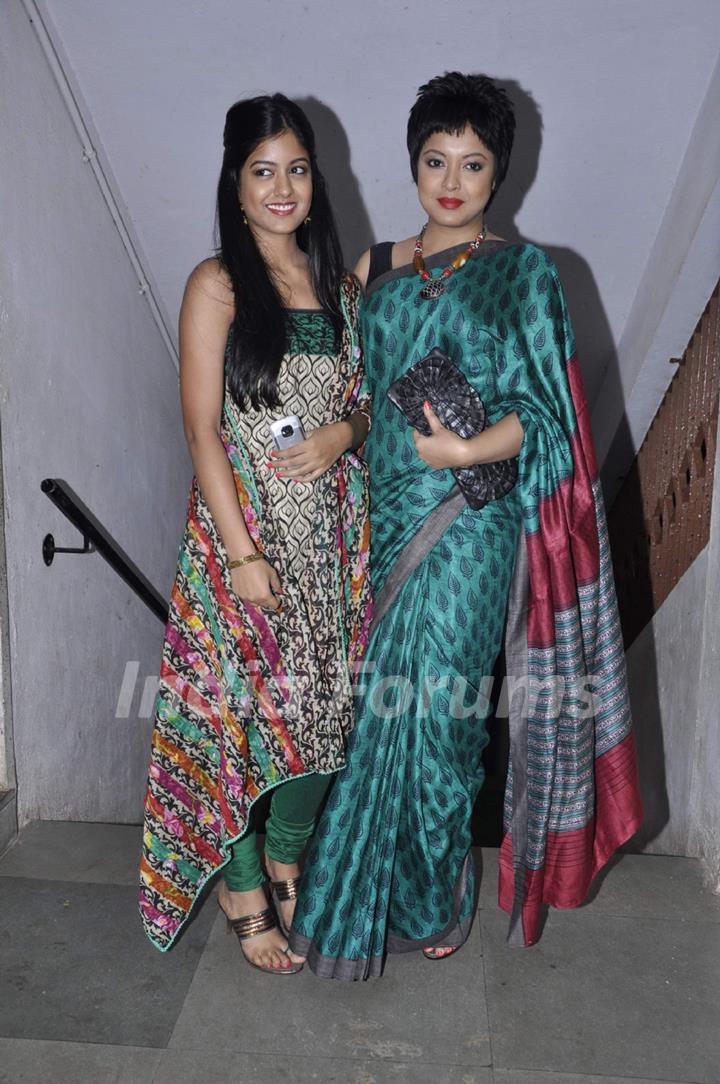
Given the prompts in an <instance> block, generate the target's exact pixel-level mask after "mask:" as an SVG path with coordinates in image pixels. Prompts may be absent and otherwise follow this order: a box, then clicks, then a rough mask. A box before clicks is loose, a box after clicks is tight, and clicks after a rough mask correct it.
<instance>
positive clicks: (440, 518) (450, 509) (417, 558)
mask: <svg viewBox="0 0 720 1084" xmlns="http://www.w3.org/2000/svg"><path fill="white" fill-rule="evenodd" d="M465 507H466V501H465V498H464V497H463V495H462V493H461V491H460V489H459V488H458V486H453V488H452V489H451V490H450V492H449V493H448V495H447V496H446V497H445V498H444V499H443V500H442V501H441V502H440V504H438V505H437V507H435V508H433V510H432V512H431V513H430V515H429V516H428V517H427V519H426V520H425V522H424V523H423V525H422V527H421V528H420V530H419V531H418V532H417V533H416V534H414V535H413V537H412V538H411V539H410V541H409V542H408V543H407V545H406V546H404V548H403V549H402V550H401V551H400V555H399V556H398V558H397V560H396V561H395V564H394V565H393V566H392V568H391V569H390V572H389V574H388V576H387V578H386V580H385V583H384V584H383V585H382V588H381V590H380V591H379V593H378V595H377V598H376V599H375V605H374V607H373V621H372V629H375V628H376V627H377V625H378V624H379V623H380V621H382V619H383V617H384V616H385V614H386V613H387V612H388V610H389V609H390V607H391V606H392V604H393V602H394V601H395V599H396V598H397V596H398V593H399V591H400V590H401V588H402V587H403V584H404V583H405V582H406V581H407V580H408V579H409V578H410V576H411V575H412V574H413V572H414V571H415V569H416V568H417V567H418V566H419V565H420V564H421V563H422V561H424V559H425V558H426V557H427V555H428V553H429V552H430V550H431V549H432V548H433V546H435V545H436V544H437V543H438V542H439V541H440V539H441V538H442V536H443V535H444V534H445V532H446V531H447V529H448V527H449V526H450V524H451V523H453V521H454V520H455V519H457V517H458V515H459V513H460V512H461V511H462V510H463V508H465Z"/></svg>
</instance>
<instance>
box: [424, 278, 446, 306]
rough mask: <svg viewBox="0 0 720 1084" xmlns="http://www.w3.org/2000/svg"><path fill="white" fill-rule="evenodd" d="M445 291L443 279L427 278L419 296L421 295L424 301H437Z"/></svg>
mask: <svg viewBox="0 0 720 1084" xmlns="http://www.w3.org/2000/svg"><path fill="white" fill-rule="evenodd" d="M444 293H445V283H444V282H443V280H442V279H427V281H426V282H425V285H424V286H423V288H422V290H421V291H420V293H419V294H418V297H421V298H422V299H423V301H435V299H436V298H438V297H440V296H441V295H442V294H444Z"/></svg>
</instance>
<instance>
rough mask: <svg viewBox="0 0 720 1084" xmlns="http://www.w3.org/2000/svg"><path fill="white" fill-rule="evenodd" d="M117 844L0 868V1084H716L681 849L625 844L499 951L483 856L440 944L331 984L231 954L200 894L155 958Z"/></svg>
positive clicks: (55, 834)
mask: <svg viewBox="0 0 720 1084" xmlns="http://www.w3.org/2000/svg"><path fill="white" fill-rule="evenodd" d="M138 847H139V829H137V828H130V827H122V826H117V825H90V824H49V823H39V824H33V825H30V826H29V827H28V828H26V829H25V831H24V832H23V833H22V834H21V836H20V838H19V840H18V841H17V842H16V844H15V845H14V846H13V847H12V848H11V850H10V851H8V852H7V854H6V855H5V856H4V857H3V858H2V859H0V953H1V955H0V968H1V974H2V977H1V979H0V981H1V982H2V998H0V1084H21V1082H22V1084H35V1082H37V1084H39V1082H41V1081H42V1082H43V1084H65V1082H68V1084H85V1082H87V1084H105V1082H110V1081H112V1082H113V1084H151V1082H153V1084H214V1082H216V1081H217V1082H218V1084H220V1082H222V1084H234V1082H238V1084H276V1082H277V1081H282V1082H284V1084H305V1082H308V1084H311V1082H317V1084H330V1082H338V1084H386V1082H391V1081H392V1082H403V1084H630V1082H632V1084H658V1082H660V1081H665V1082H668V1084H720V899H718V898H716V897H715V896H713V895H712V894H711V893H710V892H708V891H707V889H705V888H704V887H703V884H702V880H701V876H700V870H699V867H698V865H697V863H695V862H693V861H692V860H689V859H680V858H658V857H652V856H635V855H625V856H624V857H622V858H621V859H620V860H619V861H618V862H617V863H616V864H615V865H614V867H613V868H612V869H611V870H610V871H609V873H608V874H607V876H606V877H605V878H604V879H603V881H602V883H601V884H600V886H599V889H598V890H597V891H596V893H595V896H594V898H593V900H592V902H591V903H589V904H587V905H586V906H585V907H584V908H582V909H581V910H579V911H573V912H552V913H551V914H550V917H549V920H548V923H547V925H546V928H545V932H544V934H543V937H542V940H541V941H540V943H539V944H538V945H536V946H535V947H534V948H532V949H528V950H517V949H515V950H511V949H508V948H507V946H506V944H505V940H504V936H505V925H506V919H505V916H504V915H503V914H502V913H501V912H500V911H498V909H497V906H496V903H495V883H496V854H495V852H493V851H488V850H486V851H484V852H483V864H484V872H483V880H482V889H481V893H480V914H479V916H478V917H479V920H478V921H477V922H476V924H475V927H474V929H473V932H472V935H471V937H470V941H469V943H468V944H467V946H466V947H465V948H464V949H463V951H462V952H460V953H458V954H457V956H455V957H453V958H452V959H451V960H447V961H444V962H442V963H437V964H431V963H428V962H427V961H425V960H424V959H423V958H422V957H421V956H419V955H415V954H412V955H407V956H400V957H391V958H390V960H389V962H388V965H387V968H386V971H385V975H384V977H383V978H382V979H379V980H374V981H371V982H367V983H354V984H344V983H335V982H332V983H331V982H321V981H319V980H317V979H315V978H314V977H313V976H312V975H311V974H310V973H309V972H307V971H305V972H303V973H302V974H300V975H297V976H294V977H292V978H287V979H273V978H271V977H267V976H264V975H261V974H259V973H258V972H256V971H253V970H251V969H250V968H249V967H246V966H244V965H243V962H242V960H241V957H240V952H239V949H238V946H237V944H236V942H235V940H234V938H233V939H231V938H228V937H226V936H225V933H224V926H223V924H222V923H221V922H220V920H219V916H218V913H217V908H216V906H215V904H214V901H213V899H212V898H208V899H207V900H206V902H205V904H204V906H203V907H202V908H201V909H200V911H199V913H198V915H197V917H196V919H195V921H194V922H193V923H192V924H191V926H190V927H189V929H188V931H187V933H186V934H185V935H184V936H183V937H182V938H181V939H180V941H179V942H178V944H177V946H176V947H175V948H174V949H173V950H172V951H171V952H169V953H167V954H161V953H159V952H157V951H156V950H155V949H153V948H152V947H151V946H150V944H149V943H148V942H147V941H146V940H145V937H144V935H143V933H142V930H141V928H140V924H139V921H138V919H137V915H136V910H135V895H136V890H135V884H136V867H137V857H138ZM478 860H480V856H479V855H478Z"/></svg>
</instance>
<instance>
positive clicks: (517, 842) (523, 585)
mask: <svg viewBox="0 0 720 1084" xmlns="http://www.w3.org/2000/svg"><path fill="white" fill-rule="evenodd" d="M527 616H528V557H527V543H526V541H525V532H524V531H523V530H522V529H521V531H520V538H519V540H518V546H517V552H516V556H515V571H514V573H513V579H512V584H511V585H510V596H509V598H508V611H507V621H506V625H505V664H506V666H505V668H506V672H507V673H508V674H515V675H518V676H519V675H523V674H527V672H528V648H527ZM508 714H509V729H510V762H511V764H512V821H511V825H510V831H511V840H512V862H513V906H512V912H511V915H510V925H509V928H508V933H507V943H508V944H509V945H511V946H512V947H513V948H521V947H523V946H524V945H525V937H524V934H523V925H522V908H523V904H524V902H525V883H526V877H527V866H526V864H525V856H526V853H527V843H528V793H527V731H528V719H527V696H526V692H525V688H524V683H522V682H520V683H519V684H518V685H516V687H515V689H514V690H513V695H512V697H511V700H510V705H509V709H508Z"/></svg>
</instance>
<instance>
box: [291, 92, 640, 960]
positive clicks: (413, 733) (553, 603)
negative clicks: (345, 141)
mask: <svg viewBox="0 0 720 1084" xmlns="http://www.w3.org/2000/svg"><path fill="white" fill-rule="evenodd" d="M513 133H514V119H513V114H512V107H511V106H510V103H509V101H508V99H507V98H506V96H505V94H504V93H503V92H502V91H501V90H500V89H499V88H497V87H495V85H494V84H493V83H492V82H491V81H490V80H488V79H486V78H484V77H482V76H463V75H460V74H458V73H449V74H448V75H446V76H443V77H439V78H437V79H434V80H432V81H431V82H430V83H429V84H427V85H426V86H425V87H422V88H421V90H420V93H419V97H418V101H417V103H416V105H415V106H414V108H413V110H412V112H411V115H410V122H409V127H408V146H409V150H410V156H411V166H412V169H413V176H414V179H415V180H416V182H417V184H418V195H419V199H420V202H421V204H422V206H423V208H424V210H425V211H426V213H427V215H428V223H427V226H426V227H425V228H424V230H423V231H422V232H421V234H420V236H419V237H418V238H417V239H415V238H410V239H408V240H407V241H404V242H400V243H399V244H395V245H392V244H389V243H387V244H384V245H378V246H375V247H374V248H373V249H372V250H370V252H369V253H367V254H366V255H365V257H363V259H362V260H361V261H360V264H359V265H358V276H359V277H360V278H361V279H362V280H363V281H364V284H365V287H366V296H365V304H364V312H363V334H364V343H365V363H366V371H367V376H368V381H369V385H370V391H371V396H372V427H371V431H370V434H369V437H368V440H367V443H366V445H365V452H364V454H365V458H366V461H367V464H368V467H369V472H370V492H371V556H372V574H373V590H374V594H375V599H376V604H375V617H374V622H373V627H372V630H371V638H370V642H369V646H368V650H367V653H366V656H365V661H364V663H363V665H362V667H361V668H359V669H358V671H357V673H356V688H355V691H356V699H355V704H356V725H355V729H354V732H353V734H352V737H351V739H350V744H349V747H348V752H347V766H346V768H345V770H344V772H343V773H342V774H341V776H340V777H339V778H338V779H337V781H336V783H335V785H334V788H333V790H332V792H331V795H330V798H329V800H328V803H327V807H326V809H325V812H324V814H323V817H322V819H321V821H320V823H319V826H318V830H317V833H316V836H315V838H314V840H313V844H312V846H311V851H310V855H309V860H308V863H307V866H306V869H305V872H304V876H303V882H302V887H301V892H300V898H299V901H298V905H297V908H296V911H295V917H294V920H293V927H292V930H291V932H290V938H289V943H290V947H291V949H292V951H293V953H295V954H296V955H298V956H300V957H302V958H307V960H308V963H309V966H310V967H311V968H312V970H313V971H315V973H316V974H318V975H319V976H322V977H335V978H343V979H363V978H368V977H371V976H375V975H379V974H380V973H381V972H382V969H383V966H384V961H385V957H386V955H387V953H389V952H404V951H409V950H414V949H422V950H424V952H425V955H426V956H428V957H429V958H434V959H437V958H441V957H442V956H444V955H448V954H450V953H451V952H452V951H454V950H455V949H456V948H458V947H459V946H460V945H462V943H463V942H464V941H465V939H466V938H467V936H468V933H469V931H470V927H471V924H472V920H473V916H474V911H475V881H474V868H473V862H472V858H471V851H470V847H471V829H470V821H471V813H472V808H473V804H474V802H475V799H476V797H477V795H478V792H479V790H480V787H481V786H482V782H483V765H482V752H483V749H484V747H485V745H486V743H487V740H488V737H487V732H486V727H485V720H486V717H487V714H488V711H489V703H488V701H487V698H486V693H487V692H488V687H489V682H490V680H491V679H490V675H492V673H493V667H494V664H495V661H496V658H497V655H498V653H499V651H500V648H501V646H502V641H503V634H504V635H505V651H506V659H507V668H508V678H509V681H510V689H511V697H510V732H511V757H510V765H509V773H508V788H507V795H506V815H505V829H506V832H505V838H504V842H503V846H502V848H501V853H500V872H501V877H500V904H501V906H502V907H503V908H505V909H506V910H508V911H509V912H511V928H510V934H509V940H510V941H511V943H518V944H532V943H533V942H534V941H535V940H536V939H537V937H538V935H539V926H540V913H541V908H542V905H543V904H544V903H551V904H554V905H555V906H560V907H570V906H577V905H578V904H580V903H581V902H582V901H583V899H584V898H585V896H586V893H587V890H588V888H589V885H590V881H591V879H592V877H593V876H594V874H595V873H596V872H597V870H598V869H599V868H600V867H601V866H602V865H603V864H604V862H605V861H606V860H607V858H608V857H609V855H610V854H611V853H612V852H613V851H614V850H615V849H616V848H617V847H618V846H619V845H620V844H621V843H622V842H624V841H625V840H626V839H627V838H629V837H630V836H631V835H632V834H633V833H634V832H635V831H636V829H637V827H638V825H639V823H640V805H639V799H638V792H637V782H636V770H635V758H634V748H633V743H632V734H631V723H630V714H629V708H628V699H627V690H626V685H625V670H624V654H623V647H622V640H621V637H620V630H619V624H618V616H617V607H616V602H615V593H614V585H613V582H612V572H611V566H610V558H609V553H608V546H607V537H606V533H605V522H604V513H603V509H602V499H601V495H600V489H599V483H598V478H597V468H596V464H595V460H594V455H593V450H592V438H591V434H590V429H589V423H588V418H587V406H586V403H585V399H584V395H583V391H582V385H581V379H580V373H579V367H578V362H577V358H576V356H575V352H574V340H573V333H572V329H571V326H570V322H569V319H568V315H567V310H566V307H565V302H564V299H563V294H562V289H561V286H560V283H559V280H558V276H557V272H556V269H555V267H554V265H553V263H552V261H551V260H550V258H549V257H548V256H547V255H546V254H545V253H544V252H543V251H542V250H541V249H539V248H537V247H536V246H534V245H530V244H508V243H506V242H504V241H502V240H501V239H500V238H497V237H494V236H493V235H491V234H488V233H487V231H486V227H485V223H484V213H485V209H486V207H487V204H488V203H489V201H490V200H491V198H492V195H493V193H494V191H495V190H496V188H497V186H498V185H499V184H500V183H501V182H502V180H503V177H504V175H505V172H506V170H507V164H508V159H509V155H510V149H511V146H512V138H513ZM434 347H438V348H439V349H440V350H442V351H443V353H444V354H445V355H447V356H448V357H449V358H450V359H451V361H452V362H453V363H454V364H455V366H456V367H457V368H458V369H459V370H460V371H461V373H462V374H463V375H464V377H465V378H466V379H467V380H468V381H469V383H470V384H471V385H472V387H474V388H475V389H476V390H477V392H478V393H479V395H480V397H481V399H482V400H483V403H484V405H485V408H486V412H487V418H488V426H487V428H486V429H485V430H484V431H483V432H482V433H481V434H479V435H478V436H475V437H471V438H468V439H463V438H462V437H459V436H457V435H456V434H455V433H452V432H450V431H449V430H448V429H445V428H443V427H442V426H441V425H440V423H439V422H438V420H437V418H436V417H435V415H434V413H433V411H432V409H431V408H430V407H431V404H430V405H429V407H428V408H427V409H426V416H427V418H428V421H429V423H430V426H431V435H430V436H421V435H420V434H419V433H418V432H417V431H415V430H413V429H411V427H410V426H409V425H408V423H407V421H406V420H405V418H404V416H403V414H402V413H401V412H400V411H399V410H398V409H397V407H396V406H395V405H394V404H393V403H392V402H391V401H390V400H389V399H388V397H387V392H388V388H389V387H390V385H391V384H392V383H393V382H394V381H395V380H397V378H398V377H399V376H401V375H402V374H403V373H405V372H406V371H407V370H408V368H410V367H411V366H412V365H414V364H415V363H417V362H418V361H419V360H420V359H422V358H423V357H424V356H425V355H427V354H428V352H429V351H430V350H432V349H433V348H434ZM514 456H518V479H517V482H516V484H515V486H514V488H512V489H511V490H510V492H509V493H507V494H506V495H505V496H503V497H501V498H499V499H497V500H493V501H491V502H490V503H488V504H486V505H485V506H484V507H482V508H480V509H479V510H472V509H471V508H470V507H469V506H468V505H467V504H466V503H465V500H464V498H463V497H462V495H461V494H460V493H459V491H458V490H457V488H456V486H455V480H454V476H453V474H452V471H451V469H448V468H458V467H461V466H467V465H469V464H472V463H482V462H485V463H490V462H496V461H500V460H505V459H508V458H509V457H514Z"/></svg>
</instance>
